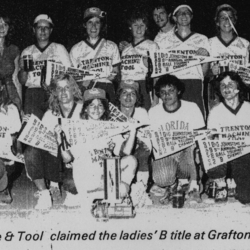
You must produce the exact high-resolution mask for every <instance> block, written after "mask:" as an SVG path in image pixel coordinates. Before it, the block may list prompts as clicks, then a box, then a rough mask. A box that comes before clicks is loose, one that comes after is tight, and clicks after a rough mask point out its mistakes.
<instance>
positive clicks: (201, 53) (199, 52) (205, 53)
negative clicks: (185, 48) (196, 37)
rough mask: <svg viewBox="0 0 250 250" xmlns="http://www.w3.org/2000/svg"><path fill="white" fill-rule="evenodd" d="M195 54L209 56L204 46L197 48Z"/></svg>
mask: <svg viewBox="0 0 250 250" xmlns="http://www.w3.org/2000/svg"><path fill="white" fill-rule="evenodd" d="M196 55H197V56H209V52H208V51H207V50H206V49H204V48H199V49H198V50H197V51H196Z"/></svg>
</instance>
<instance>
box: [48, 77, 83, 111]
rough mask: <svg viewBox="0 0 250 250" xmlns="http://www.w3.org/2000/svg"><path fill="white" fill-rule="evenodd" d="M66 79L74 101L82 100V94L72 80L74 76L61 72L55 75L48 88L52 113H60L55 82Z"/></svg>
mask: <svg viewBox="0 0 250 250" xmlns="http://www.w3.org/2000/svg"><path fill="white" fill-rule="evenodd" d="M63 80H67V81H68V83H69V85H70V86H71V88H72V89H73V95H74V101H75V102H78V101H82V94H81V91H80V89H79V87H78V85H77V83H76V81H75V80H74V78H73V77H72V76H71V75H69V74H66V73H62V74H60V75H58V76H56V77H55V78H54V79H53V80H52V81H51V84H50V87H49V90H50V96H49V108H50V109H51V110H52V113H54V114H57V115H59V114H60V103H59V100H58V97H57V92H56V88H57V83H58V82H59V81H63Z"/></svg>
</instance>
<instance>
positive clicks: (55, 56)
mask: <svg viewBox="0 0 250 250" xmlns="http://www.w3.org/2000/svg"><path fill="white" fill-rule="evenodd" d="M25 55H32V57H33V61H34V70H33V71H31V72H29V74H28V79H27V82H26V84H25V86H27V87H28V88H41V69H42V67H43V66H44V65H45V61H54V62H57V63H61V64H63V65H64V66H66V67H70V66H71V61H70V58H69V54H68V52H67V50H66V49H65V47H64V46H63V45H61V44H58V43H50V44H49V45H48V46H47V47H45V49H40V48H39V47H37V45H35V44H34V45H31V46H29V47H27V48H26V49H25V50H23V52H22V54H21V57H23V56H25Z"/></svg>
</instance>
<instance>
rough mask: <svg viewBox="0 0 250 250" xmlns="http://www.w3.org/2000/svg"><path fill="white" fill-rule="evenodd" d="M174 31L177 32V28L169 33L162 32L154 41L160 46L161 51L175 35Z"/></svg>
mask: <svg viewBox="0 0 250 250" xmlns="http://www.w3.org/2000/svg"><path fill="white" fill-rule="evenodd" d="M174 30H175V27H173V28H172V29H171V30H169V31H168V32H162V31H159V32H158V34H157V35H156V37H155V39H154V42H155V43H157V44H158V46H159V48H160V49H165V48H166V46H167V44H168V40H169V39H170V37H171V36H173V34H174Z"/></svg>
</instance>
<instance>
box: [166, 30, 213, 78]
mask: <svg viewBox="0 0 250 250" xmlns="http://www.w3.org/2000/svg"><path fill="white" fill-rule="evenodd" d="M187 48H189V49H194V50H198V49H199V48H203V49H206V50H207V51H208V52H209V49H210V48H209V43H208V38H207V37H206V36H204V35H201V34H198V33H191V34H190V35H189V36H187V37H186V38H185V39H182V38H181V37H180V36H179V35H178V33H177V31H176V32H173V33H172V35H170V36H168V43H166V45H165V47H164V49H173V50H174V49H180V50H181V49H187ZM172 75H175V76H176V77H177V78H179V79H200V80H203V79H204V76H203V72H202V67H201V65H197V66H193V67H190V68H187V69H184V70H180V71H177V72H175V73H172Z"/></svg>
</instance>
